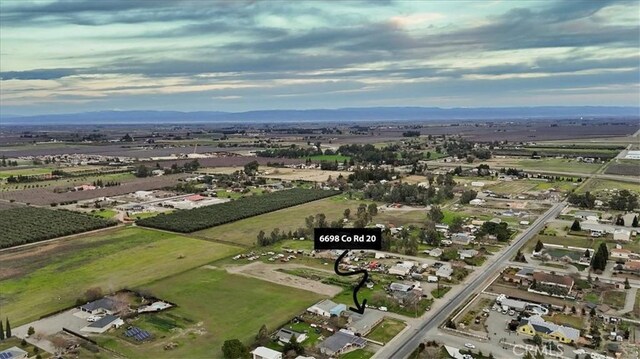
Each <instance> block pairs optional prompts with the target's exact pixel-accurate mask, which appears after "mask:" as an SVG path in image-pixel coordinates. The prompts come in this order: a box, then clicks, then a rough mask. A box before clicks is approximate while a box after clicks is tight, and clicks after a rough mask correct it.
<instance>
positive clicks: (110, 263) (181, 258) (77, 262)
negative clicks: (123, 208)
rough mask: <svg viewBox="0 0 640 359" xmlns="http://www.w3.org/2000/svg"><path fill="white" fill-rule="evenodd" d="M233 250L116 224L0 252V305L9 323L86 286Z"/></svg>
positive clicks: (112, 284)
mask: <svg viewBox="0 0 640 359" xmlns="http://www.w3.org/2000/svg"><path fill="white" fill-rule="evenodd" d="M237 252H239V249H238V248H236V247H233V246H228V245H223V244H218V243H212V242H208V241H202V240H198V239H193V238H188V237H184V236H180V235H176V234H171V233H166V232H158V231H154V230H149V229H143V228H135V227H128V228H118V229H113V230H108V231H105V232H102V233H96V234H91V235H87V236H81V237H75V238H69V239H64V240H60V241H55V242H49V243H46V244H43V245H41V246H38V247H33V248H20V249H10V250H6V251H4V252H0V263H2V266H3V268H4V269H3V270H2V271H0V307H2V315H3V316H8V317H9V318H11V323H12V324H14V325H15V326H18V325H20V324H24V323H26V322H28V321H31V320H34V319H37V318H39V317H40V316H42V315H45V314H49V313H51V312H54V311H56V310H59V309H63V308H66V307H69V306H71V305H73V304H74V303H75V301H76V299H78V298H79V297H81V296H82V295H83V294H84V292H85V291H86V290H87V289H89V288H91V287H101V288H102V290H103V292H107V293H108V292H111V291H115V290H118V289H122V288H125V287H133V286H138V285H143V284H145V283H149V282H151V281H153V280H157V279H160V278H163V277H166V276H168V275H172V274H175V273H180V272H182V271H185V270H188V269H191V268H194V267H197V266H200V265H203V264H206V263H209V262H211V261H214V260H216V259H219V258H223V257H226V256H229V255H232V254H235V253H237Z"/></svg>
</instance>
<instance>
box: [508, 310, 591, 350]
mask: <svg viewBox="0 0 640 359" xmlns="http://www.w3.org/2000/svg"><path fill="white" fill-rule="evenodd" d="M518 333H521V334H527V335H531V336H533V335H536V334H538V335H540V336H541V337H542V338H544V339H552V340H557V341H559V342H561V343H567V344H573V343H576V342H577V341H578V339H580V331H579V330H578V329H574V328H571V327H566V326H564V325H558V324H555V323H551V322H547V321H546V320H544V319H543V318H542V317H541V316H539V315H533V316H531V317H529V318H522V320H521V321H520V326H518Z"/></svg>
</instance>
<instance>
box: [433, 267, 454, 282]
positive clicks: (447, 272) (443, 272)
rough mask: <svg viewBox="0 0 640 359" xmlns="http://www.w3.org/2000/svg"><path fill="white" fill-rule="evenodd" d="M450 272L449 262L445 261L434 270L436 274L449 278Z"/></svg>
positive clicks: (451, 269)
mask: <svg viewBox="0 0 640 359" xmlns="http://www.w3.org/2000/svg"><path fill="white" fill-rule="evenodd" d="M452 274H453V268H452V267H451V264H449V263H445V264H444V265H442V266H441V267H440V268H438V270H437V271H436V276H438V277H440V278H444V279H451V275H452Z"/></svg>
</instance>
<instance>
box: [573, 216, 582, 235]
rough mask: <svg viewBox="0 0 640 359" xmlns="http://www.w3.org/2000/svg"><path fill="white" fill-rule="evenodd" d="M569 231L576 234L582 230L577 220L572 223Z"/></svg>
mask: <svg viewBox="0 0 640 359" xmlns="http://www.w3.org/2000/svg"><path fill="white" fill-rule="evenodd" d="M571 230H572V231H574V232H578V231H580V230H582V228H580V221H578V220H577V219H576V220H574V221H573V224H572V225H571Z"/></svg>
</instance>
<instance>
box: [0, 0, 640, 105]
mask: <svg viewBox="0 0 640 359" xmlns="http://www.w3.org/2000/svg"><path fill="white" fill-rule="evenodd" d="M639 24H640V2H638V1H635V0H632V1H607V0H587V1H579V0H570V1H555V2H554V1H532V0H529V1H516V0H504V1H490V0H486V1H473V2H471V1H470V2H465V1H446V2H436V1H363V2H350V1H349V2H348V1H326V2H323V1H308V2H299V1H277V0H273V1H266V0H265V1H231V0H229V1H217V2H214V1H204V0H195V1H174V0H147V1H132V0H101V1H95V0H82V1H37V2H29V1H22V0H0V56H1V58H0V77H1V80H0V100H1V105H2V112H4V113H11V114H40V113H68V112H81V111H95V110H132V109H153V110H169V109H171V110H183V111H197V110H221V111H246V110H255V109H305V108H339V107H364V106H439V107H457V106H461V107H477V106H539V105H631V106H638V105H640V104H639V98H640V72H639V65H640V57H639V53H640V52H639V51H640V25H639Z"/></svg>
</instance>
